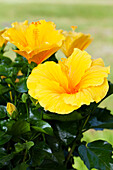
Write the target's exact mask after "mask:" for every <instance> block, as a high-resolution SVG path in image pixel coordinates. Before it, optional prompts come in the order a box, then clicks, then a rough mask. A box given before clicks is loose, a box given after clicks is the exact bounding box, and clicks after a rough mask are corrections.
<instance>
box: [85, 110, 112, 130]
mask: <svg viewBox="0 0 113 170" xmlns="http://www.w3.org/2000/svg"><path fill="white" fill-rule="evenodd" d="M103 115H104V116H103ZM86 128H87V129H89V128H96V129H97V128H98V129H99V128H102V129H103V128H107V129H113V115H111V114H110V111H109V110H107V109H106V108H105V109H103V108H99V107H98V108H97V109H96V110H95V111H94V113H93V114H92V115H91V116H90V119H89V121H88V124H87V126H86Z"/></svg>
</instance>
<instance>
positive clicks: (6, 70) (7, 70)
mask: <svg viewBox="0 0 113 170" xmlns="http://www.w3.org/2000/svg"><path fill="white" fill-rule="evenodd" d="M17 73H18V69H17V68H15V67H10V66H6V65H5V67H4V65H1V64H0V76H6V77H13V76H16V75H17Z"/></svg>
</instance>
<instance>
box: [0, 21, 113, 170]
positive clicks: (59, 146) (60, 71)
mask: <svg viewBox="0 0 113 170" xmlns="http://www.w3.org/2000/svg"><path fill="white" fill-rule="evenodd" d="M55 27H56V26H55V24H54V23H53V22H46V21H45V20H40V21H37V22H32V23H30V24H29V23H28V21H25V22H22V23H18V22H15V23H13V24H12V27H11V28H7V29H4V30H2V31H1V32H0V169H6V170H20V169H22V170H26V169H27V170H34V169H37V170H38V169H39V170H58V169H59V170H66V169H69V170H73V169H77V168H76V167H75V166H74V164H76V161H77V159H74V158H80V160H81V161H82V164H84V168H83V167H82V166H80V168H79V169H78V170H84V169H89V170H91V169H93V168H95V169H99V170H112V169H113V159H112V151H113V149H112V145H111V144H110V143H108V142H107V141H104V140H96V141H93V142H91V143H87V141H85V140H84V138H83V135H84V133H85V132H86V131H88V130H90V129H96V130H103V129H113V116H112V114H111V112H110V110H108V109H107V108H100V107H99V104H100V103H101V102H102V101H103V100H104V99H106V98H107V97H109V96H110V95H111V94H113V84H112V83H111V82H109V81H108V80H107V76H108V74H109V73H110V67H109V66H108V67H105V65H104V62H103V60H102V59H101V58H98V59H91V56H90V54H88V53H87V52H86V51H84V50H85V49H86V48H87V47H88V45H89V44H90V43H91V42H92V38H91V36H90V34H83V33H77V32H75V28H76V27H75V26H72V31H69V32H67V31H63V30H56V28H55ZM7 43H12V44H14V45H15V47H14V48H15V49H13V51H14V52H15V54H16V57H15V59H14V60H11V57H7V56H5V50H6V46H7ZM58 50H62V52H63V53H64V54H65V57H64V58H62V56H61V59H60V60H58V58H57V57H56V53H57V51H58Z"/></svg>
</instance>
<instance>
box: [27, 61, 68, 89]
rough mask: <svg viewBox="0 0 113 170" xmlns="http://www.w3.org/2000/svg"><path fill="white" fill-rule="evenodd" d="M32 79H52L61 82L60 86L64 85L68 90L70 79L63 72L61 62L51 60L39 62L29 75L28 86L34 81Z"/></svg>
mask: <svg viewBox="0 0 113 170" xmlns="http://www.w3.org/2000/svg"><path fill="white" fill-rule="evenodd" d="M32 79H33V80H34V79H35V82H33V83H37V82H41V81H42V80H43V79H48V80H50V81H55V82H57V83H58V84H59V86H61V87H63V88H64V90H65V91H66V90H67V89H68V79H67V77H66V76H65V74H64V73H63V72H62V70H61V67H60V65H59V64H57V63H55V62H53V61H49V62H45V63H44V64H39V65H38V66H37V67H35V68H34V69H33V71H32V74H31V75H30V76H29V78H28V81H27V84H28V88H30V87H29V84H30V82H31V83H32Z"/></svg>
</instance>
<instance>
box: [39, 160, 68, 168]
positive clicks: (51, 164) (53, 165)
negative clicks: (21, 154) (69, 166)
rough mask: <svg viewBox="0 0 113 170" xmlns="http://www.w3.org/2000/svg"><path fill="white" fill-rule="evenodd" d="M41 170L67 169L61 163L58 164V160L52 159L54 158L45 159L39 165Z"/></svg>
mask: <svg viewBox="0 0 113 170" xmlns="http://www.w3.org/2000/svg"><path fill="white" fill-rule="evenodd" d="M39 169H40V170H47V169H48V170H66V168H65V167H64V166H63V165H61V164H58V163H57V162H56V161H52V160H45V161H44V162H43V163H42V164H41V166H40V167H39Z"/></svg>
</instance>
